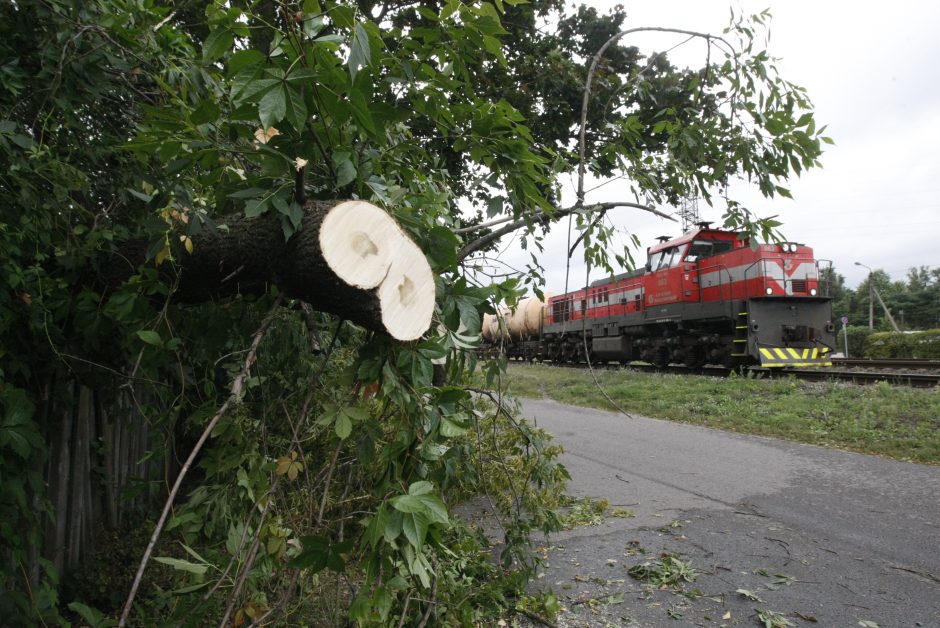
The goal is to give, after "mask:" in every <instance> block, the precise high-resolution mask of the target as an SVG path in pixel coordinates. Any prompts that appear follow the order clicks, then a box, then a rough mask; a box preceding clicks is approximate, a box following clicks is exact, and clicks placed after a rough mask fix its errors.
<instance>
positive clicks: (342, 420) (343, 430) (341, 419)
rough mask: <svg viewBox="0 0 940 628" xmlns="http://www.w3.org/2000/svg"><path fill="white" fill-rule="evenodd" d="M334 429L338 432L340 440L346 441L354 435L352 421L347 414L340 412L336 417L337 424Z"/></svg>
mask: <svg viewBox="0 0 940 628" xmlns="http://www.w3.org/2000/svg"><path fill="white" fill-rule="evenodd" d="M334 429H335V430H336V435H337V436H339V438H340V440H346V439H347V438H349V435H350V434H351V433H352V421H350V420H349V415H347V414H346V413H345V412H340V413H339V414H338V415H337V416H336V424H335V427H334Z"/></svg>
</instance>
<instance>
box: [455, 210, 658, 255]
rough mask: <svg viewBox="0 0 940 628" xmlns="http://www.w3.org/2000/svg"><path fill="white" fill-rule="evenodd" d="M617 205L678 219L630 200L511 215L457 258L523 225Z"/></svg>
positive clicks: (463, 250)
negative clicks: (529, 215) (504, 223)
mask: <svg viewBox="0 0 940 628" xmlns="http://www.w3.org/2000/svg"><path fill="white" fill-rule="evenodd" d="M615 207H633V208H635V209H642V210H643V211H647V212H650V213H651V214H655V215H657V216H659V217H660V218H665V219H666V220H671V221H673V222H675V221H676V219H675V218H673V217H672V216H670V215H669V214H666V213H663V212H661V211H659V210H658V209H653V208H652V207H650V206H648V205H641V204H640V203H631V202H629V201H616V202H612V203H594V204H593V205H589V206H587V207H584V206H582V205H580V204H578V205H573V206H571V207H566V208H565V209H559V210H557V211H556V212H554V213H552V214H549V213H548V212H543V213H542V215H540V216H537V217H535V218H518V219H516V220H513V219H512V218H511V217H510V218H500V219H499V220H498V221H492V222H491V223H488V224H489V225H494V224H501V223H503V222H508V221H512V222H510V223H509V224H508V225H506V226H505V227H502V228H501V229H497V230H496V231H493V232H492V233H488V234H486V235H485V236H482V237H480V238H477V239H476V240H473V241H471V242H469V243H467V244H466V245H465V246H464V247H463V248H462V249H460V251H459V252H458V253H457V260H458V261H463V260H464V259H466V258H467V257H469V256H470V255H472V254H473V253H476V252H477V251H479V250H480V249H483V248H485V247H487V246H489V245H490V244H492V243H493V242H495V241H497V240H499V239H500V238H502V237H503V236H504V235H506V234H507V233H512V232H513V231H516V230H517V229H521V228H522V227H525V226H527V225H529V224H532V225H545V224H548V223H550V222H554V221H556V220H559V219H561V218H564V217H565V216H567V215H569V214H573V213H574V212H577V211H584V212H592V211H607V210H609V209H614V208H615ZM486 226H488V225H478V226H477V227H475V229H483V228H485V227H486ZM458 233H459V232H458Z"/></svg>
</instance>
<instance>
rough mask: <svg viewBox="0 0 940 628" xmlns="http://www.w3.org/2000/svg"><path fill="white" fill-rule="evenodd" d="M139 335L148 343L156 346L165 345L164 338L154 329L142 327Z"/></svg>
mask: <svg viewBox="0 0 940 628" xmlns="http://www.w3.org/2000/svg"><path fill="white" fill-rule="evenodd" d="M137 336H138V337H139V338H140V339H141V340H143V341H144V342H146V343H147V344H148V345H153V346H155V347H162V346H163V339H162V338H161V337H160V334H158V333H157V332H155V331H153V330H150V329H141V330H140V331H138V332H137Z"/></svg>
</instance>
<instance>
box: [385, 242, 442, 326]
mask: <svg viewBox="0 0 940 628" xmlns="http://www.w3.org/2000/svg"><path fill="white" fill-rule="evenodd" d="M436 292H437V291H436V287H435V285H434V274H433V273H432V272H431V267H430V266H429V265H428V261H427V259H426V258H425V257H424V253H422V252H421V249H419V248H418V246H417V245H416V244H415V243H414V242H412V241H411V240H409V239H404V240H403V241H402V242H401V245H400V248H399V249H398V252H397V254H396V255H395V258H394V259H393V260H392V264H391V266H390V267H389V269H388V275H387V276H386V277H385V280H384V281H383V282H382V285H381V286H379V304H380V307H381V310H382V323H383V324H384V325H385V328H386V329H387V330H388V332H389V334H391V335H392V337H393V338H397V339H398V340H416V339H417V338H420V337H421V336H422V334H424V332H425V331H427V329H428V328H429V327H430V326H431V316H432V315H433V314H434V297H435V295H436Z"/></svg>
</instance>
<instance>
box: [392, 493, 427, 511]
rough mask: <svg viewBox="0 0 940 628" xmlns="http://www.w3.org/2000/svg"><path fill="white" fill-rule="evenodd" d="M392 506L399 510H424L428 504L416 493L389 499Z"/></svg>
mask: <svg viewBox="0 0 940 628" xmlns="http://www.w3.org/2000/svg"><path fill="white" fill-rule="evenodd" d="M389 503H390V504H391V505H392V508H394V509H395V510H397V511H399V512H424V510H425V509H426V506H425V505H424V502H422V501H421V499H419V498H418V497H417V496H416V495H398V496H396V497H393V498H391V499H390V500H389Z"/></svg>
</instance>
